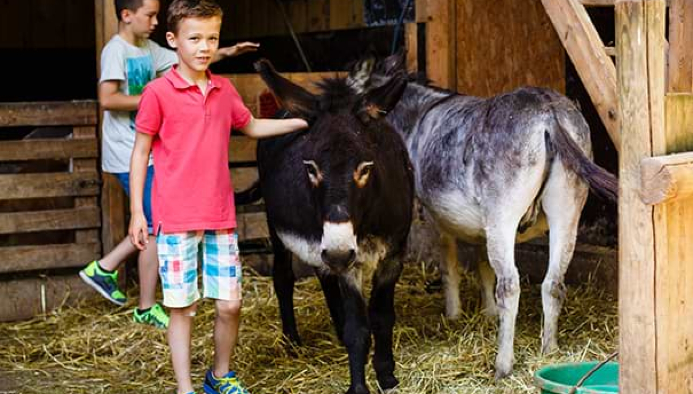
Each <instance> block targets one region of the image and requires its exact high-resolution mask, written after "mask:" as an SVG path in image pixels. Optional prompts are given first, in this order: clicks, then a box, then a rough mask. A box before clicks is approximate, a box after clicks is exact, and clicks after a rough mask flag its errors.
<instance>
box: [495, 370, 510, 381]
mask: <svg viewBox="0 0 693 394" xmlns="http://www.w3.org/2000/svg"><path fill="white" fill-rule="evenodd" d="M512 373H513V370H512V368H510V369H508V370H501V369H496V376H495V378H496V380H502V379H505V378H507V377H508V376H510V375H512Z"/></svg>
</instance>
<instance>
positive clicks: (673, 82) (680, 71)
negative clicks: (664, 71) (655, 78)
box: [669, 0, 693, 92]
mask: <svg viewBox="0 0 693 394" xmlns="http://www.w3.org/2000/svg"><path fill="white" fill-rule="evenodd" d="M669 44H670V48H669V91H670V92H691V91H693V49H691V48H693V0H671V7H670V8H669Z"/></svg>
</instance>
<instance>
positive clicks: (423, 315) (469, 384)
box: [0, 263, 618, 394]
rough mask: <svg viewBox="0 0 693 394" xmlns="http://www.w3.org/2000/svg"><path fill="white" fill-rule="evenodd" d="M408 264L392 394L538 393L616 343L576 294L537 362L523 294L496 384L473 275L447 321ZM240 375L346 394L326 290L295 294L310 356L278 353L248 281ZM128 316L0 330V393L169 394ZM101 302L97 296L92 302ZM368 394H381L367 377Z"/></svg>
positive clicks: (536, 314)
mask: <svg viewBox="0 0 693 394" xmlns="http://www.w3.org/2000/svg"><path fill="white" fill-rule="evenodd" d="M425 267H426V265H425V264H423V263H420V264H415V263H412V264H408V265H407V266H406V268H405V271H404V274H403V276H402V279H401V280H400V283H399V284H398V286H397V290H396V305H395V306H396V312H397V324H396V327H395V333H394V346H395V349H394V354H395V360H396V362H397V366H396V371H395V375H396V376H397V377H398V379H399V380H400V386H399V387H398V389H397V391H396V392H397V393H402V394H414V393H416V394H424V393H431V394H432V393H456V394H457V393H513V394H516V393H536V392H538V390H537V389H536V388H535V387H534V385H533V382H532V374H533V372H534V371H535V370H536V369H537V368H539V367H541V366H544V365H547V364H551V363H557V362H572V361H582V360H602V359H604V358H606V357H607V356H608V355H609V354H610V353H611V352H613V351H614V350H615V348H616V346H617V342H618V332H617V329H616V326H617V321H618V315H617V305H616V302H615V301H614V299H613V298H612V297H611V296H609V295H608V294H605V293H604V292H603V291H601V290H600V289H597V288H595V287H594V286H592V285H590V284H589V283H588V284H585V285H583V286H580V287H570V288H569V291H568V297H567V300H566V303H565V306H564V309H563V313H562V315H561V318H560V321H559V327H560V335H559V345H560V346H561V350H560V351H558V352H556V353H554V354H551V355H548V356H542V355H541V352H540V346H541V341H540V338H539V333H540V329H541V293H540V286H539V285H530V284H528V283H522V289H523V291H522V295H521V299H520V312H519V315H518V321H517V331H516V339H515V358H516V363H515V372H514V374H513V375H512V377H510V378H508V379H505V380H503V381H501V382H495V381H494V379H493V363H494V358H495V354H496V353H495V351H496V324H495V321H492V320H489V319H488V318H485V317H484V316H483V315H481V314H480V313H479V309H480V307H479V294H478V287H477V285H476V282H475V281H474V280H473V278H472V276H471V275H465V276H464V277H463V280H462V284H461V288H462V307H463V310H464V314H463V316H462V317H461V319H460V320H458V321H454V322H451V321H447V320H446V319H445V318H444V317H443V316H442V312H443V308H444V302H443V296H442V294H441V293H434V294H428V293H426V291H425V284H426V282H427V281H429V280H431V279H433V278H434V277H435V276H436V273H434V272H430V271H429V270H427V269H426V268H425ZM244 286H245V288H244V306H243V318H242V326H241V334H240V343H239V346H238V348H237V357H236V360H235V367H236V369H237V370H238V371H239V373H240V376H241V377H242V379H243V380H244V381H245V382H246V384H247V385H248V386H249V388H250V391H251V392H252V393H254V394H267V393H310V394H323V393H324V394H327V393H330V394H333V393H343V392H345V391H346V389H347V388H348V384H349V370H348V362H347V354H346V351H345V349H344V348H343V347H342V346H341V345H340V344H339V343H338V341H337V340H336V335H335V334H334V331H333V329H332V326H331V321H330V317H329V312H328V310H327V307H326V306H325V302H324V299H323V296H322V292H321V291H320V289H319V283H318V281H317V280H316V279H315V278H310V279H307V280H304V281H301V282H299V283H297V286H296V291H295V295H294V299H295V305H296V317H297V321H298V324H299V331H300V333H301V336H302V339H303V342H304V346H302V347H299V348H296V347H291V346H289V345H287V344H286V343H284V342H283V340H282V338H281V323H280V319H279V316H278V308H277V303H276V300H275V296H274V291H273V289H272V281H271V278H266V277H259V276H254V275H252V273H249V275H247V276H246V278H245V281H244ZM129 296H130V299H131V301H130V302H129V304H128V306H127V307H125V308H120V309H116V308H114V307H113V306H112V305H111V304H110V303H108V302H107V301H104V300H101V299H98V298H94V299H93V300H90V301H88V302H83V303H82V304H80V305H78V306H77V307H70V308H68V307H64V308H61V309H59V310H57V311H55V312H53V313H51V314H49V315H47V316H44V317H41V318H37V319H34V320H31V321H27V322H21V323H6V324H0V391H6V392H17V393H19V392H21V393H34V392H36V393H90V394H95V393H134V392H136V393H157V394H158V393H163V392H171V393H172V392H174V387H175V381H174V377H173V371H172V368H171V364H170V361H169V353H168V349H167V345H166V335H165V333H164V332H163V331H159V330H156V329H154V328H149V327H144V326H140V325H136V324H134V323H132V314H131V311H132V308H134V306H135V304H134V299H135V297H136V291H133V292H131V294H129ZM95 297H96V296H95ZM195 322H196V323H195V328H194V338H193V347H192V370H193V382H195V383H196V385H197V386H198V393H199V392H201V387H199V386H201V383H202V380H203V376H204V372H205V370H206V368H208V367H209V365H210V363H211V361H212V323H213V307H212V304H211V303H210V302H208V301H207V302H204V303H202V304H201V305H200V308H199V309H198V315H197V317H196V318H195ZM367 374H368V383H369V386H370V388H371V392H373V393H377V385H376V381H375V375H374V372H373V369H372V366H371V365H369V366H368V367H367Z"/></svg>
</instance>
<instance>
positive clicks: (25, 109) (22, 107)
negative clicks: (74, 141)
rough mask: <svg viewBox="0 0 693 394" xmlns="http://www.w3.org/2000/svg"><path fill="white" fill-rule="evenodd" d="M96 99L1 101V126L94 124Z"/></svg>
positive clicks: (95, 119)
mask: <svg viewBox="0 0 693 394" xmlns="http://www.w3.org/2000/svg"><path fill="white" fill-rule="evenodd" d="M96 122H97V118H96V101H93V100H83V101H55V102H32V103H1V104H0V127H9V126H62V125H94V124H96Z"/></svg>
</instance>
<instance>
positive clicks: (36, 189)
mask: <svg viewBox="0 0 693 394" xmlns="http://www.w3.org/2000/svg"><path fill="white" fill-rule="evenodd" d="M98 175H99V174H98V173H97V172H86V173H77V174H67V173H48V174H12V175H0V200H10V199H16V198H43V197H66V196H96V195H98V194H99V185H100V180H99V176H98Z"/></svg>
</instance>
